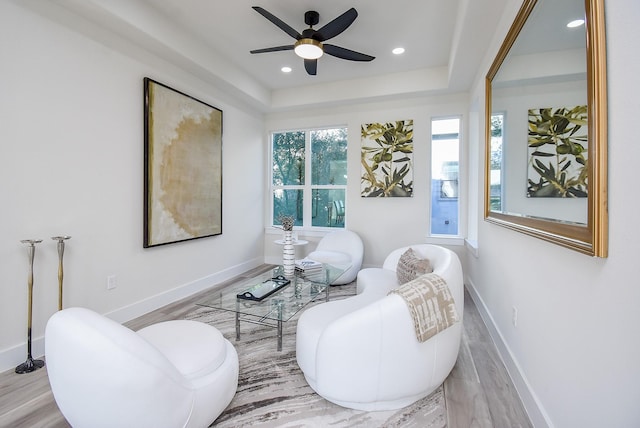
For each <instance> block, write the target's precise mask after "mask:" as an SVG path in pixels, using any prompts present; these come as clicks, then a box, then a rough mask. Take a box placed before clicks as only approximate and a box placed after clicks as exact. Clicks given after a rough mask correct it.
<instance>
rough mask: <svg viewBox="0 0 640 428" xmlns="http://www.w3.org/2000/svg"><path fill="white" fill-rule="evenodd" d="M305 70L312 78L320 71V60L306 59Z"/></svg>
mask: <svg viewBox="0 0 640 428" xmlns="http://www.w3.org/2000/svg"><path fill="white" fill-rule="evenodd" d="M304 69H305V70H307V73H308V74H310V75H311V76H315V75H316V72H317V71H318V60H317V59H305V60H304Z"/></svg>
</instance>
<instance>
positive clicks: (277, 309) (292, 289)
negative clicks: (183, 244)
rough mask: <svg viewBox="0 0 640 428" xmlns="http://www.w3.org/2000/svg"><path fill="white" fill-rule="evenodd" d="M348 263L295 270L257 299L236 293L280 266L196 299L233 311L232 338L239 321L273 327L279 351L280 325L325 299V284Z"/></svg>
mask: <svg viewBox="0 0 640 428" xmlns="http://www.w3.org/2000/svg"><path fill="white" fill-rule="evenodd" d="M349 267H350V266H332V265H327V264H325V265H323V269H322V270H321V271H320V272H319V273H316V274H313V275H304V274H302V273H299V272H297V271H296V273H295V274H294V276H293V277H290V278H289V279H290V280H291V283H290V284H289V285H287V286H286V287H283V288H282V289H281V290H278V291H277V292H275V293H274V294H272V295H270V296H268V297H266V298H265V299H263V300H261V301H253V300H246V299H240V298H238V297H237V295H238V294H240V293H242V292H243V291H245V290H247V289H249V288H251V287H252V286H254V285H256V284H259V283H261V282H263V281H265V280H268V279H270V278H273V277H276V276H278V275H283V268H282V266H277V267H275V268H273V269H269V270H268V271H266V272H264V273H262V274H259V275H257V276H254V277H252V278H248V279H244V280H241V281H239V282H237V283H235V284H232V285H230V286H228V287H224V288H223V289H221V290H216V291H215V292H213V293H211V294H209V295H207V296H206V297H205V298H203V299H201V300H199V301H198V302H196V304H197V305H199V306H204V307H209V308H214V309H222V310H225V311H230V312H235V327H236V340H240V321H243V322H248V323H252V324H258V325H262V326H268V327H272V328H276V329H277V336H278V351H282V326H283V323H284V322H287V321H289V320H290V319H291V318H293V316H294V315H295V314H297V313H298V312H299V311H300V310H302V308H304V307H305V306H306V305H307V304H309V303H310V302H312V301H314V300H316V299H317V298H319V297H320V298H321V297H322V296H324V299H325V301H328V300H329V287H330V284H331V283H332V282H333V281H335V280H336V279H337V278H338V277H339V276H340V275H342V274H343V273H344V272H345V271H346V270H347V269H348V268H349Z"/></svg>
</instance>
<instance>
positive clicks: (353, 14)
mask: <svg viewBox="0 0 640 428" xmlns="http://www.w3.org/2000/svg"><path fill="white" fill-rule="evenodd" d="M357 17H358V12H357V11H356V10H355V9H354V8H351V9H349V10H348V11H346V12H345V13H343V14H342V15H340V16H339V17H337V18H336V19H334V20H333V21H331V22H329V23H328V24H326V25H325V26H324V27H322V28H320V29H319V30H318V31H316V34H315V37H314V38H315V39H317V40H319V41H321V42H324V41H325V40H329V39H330V38H332V37H335V36H337V35H338V34H340V33H342V32H343V31H344V30H346V29H347V28H349V25H351V24H352V23H353V21H355V19H356V18H357Z"/></svg>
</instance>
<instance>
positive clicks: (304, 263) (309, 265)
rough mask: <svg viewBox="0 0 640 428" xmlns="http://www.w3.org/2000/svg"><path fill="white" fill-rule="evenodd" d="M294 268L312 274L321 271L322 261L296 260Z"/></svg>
mask: <svg viewBox="0 0 640 428" xmlns="http://www.w3.org/2000/svg"><path fill="white" fill-rule="evenodd" d="M295 268H296V270H297V271H298V272H300V273H303V274H306V275H314V274H318V273H321V272H322V269H323V266H322V263H320V262H317V261H315V260H311V259H307V258H304V259H301V260H296V262H295Z"/></svg>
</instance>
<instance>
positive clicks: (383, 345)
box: [296, 244, 464, 411]
mask: <svg viewBox="0 0 640 428" xmlns="http://www.w3.org/2000/svg"><path fill="white" fill-rule="evenodd" d="M408 248H409V247H404V248H399V249H397V250H395V251H393V252H391V253H390V254H389V255H388V256H387V258H386V260H385V261H384V265H383V267H382V268H368V269H363V270H361V271H360V273H359V274H358V284H357V289H358V294H357V295H356V296H353V297H349V298H346V299H343V300H334V301H330V302H326V303H322V304H319V305H317V306H314V307H312V308H309V309H307V310H306V311H304V312H303V313H302V315H301V316H300V319H299V320H298V326H297V336H296V359H297V361H298V365H299V366H300V369H301V370H302V372H303V373H304V377H305V378H306V380H307V382H308V383H309V385H310V386H311V388H313V390H314V391H316V392H317V393H318V394H319V395H320V396H322V397H324V398H325V399H327V400H329V401H331V402H333V403H335V404H338V405H340V406H343V407H348V408H352V409H358V410H367V411H372V410H393V409H399V408H402V407H406V406H408V405H410V404H412V403H413V402H415V401H417V400H419V399H421V398H423V397H426V396H427V395H429V394H431V393H432V392H433V391H434V390H435V389H436V388H437V387H438V386H439V385H441V384H442V382H443V381H444V380H445V378H446V377H447V376H448V375H449V373H450V372H451V369H452V368H453V366H454V364H455V362H456V359H457V356H458V349H459V346H460V339H461V336H462V317H463V310H464V289H463V280H462V268H461V265H460V260H459V259H458V256H457V255H456V254H455V253H454V252H452V251H450V250H448V249H446V248H444V247H440V246H436V245H429V244H419V245H412V246H411V248H413V250H414V252H416V253H417V254H418V255H419V256H420V258H428V259H429V260H430V261H431V265H432V267H433V269H434V271H433V272H434V273H435V274H437V275H439V276H440V277H442V278H443V279H444V280H445V281H446V282H447V285H448V287H449V289H450V291H451V294H452V296H453V298H454V300H455V305H456V310H457V312H458V315H459V317H460V321H459V322H457V323H455V324H454V325H453V326H451V327H449V328H447V329H445V330H444V331H441V332H440V333H438V334H436V335H435V336H433V337H431V338H429V339H427V340H426V341H425V342H422V343H420V342H419V341H418V339H417V338H416V333H415V329H414V325H413V321H412V318H411V315H410V312H409V309H408V306H407V304H406V303H405V301H404V300H403V299H402V297H400V296H399V295H397V294H391V295H387V293H388V292H389V291H390V290H392V289H393V288H396V287H398V281H397V275H396V266H397V264H398V260H399V259H400V256H401V255H402V254H403V253H404V252H405V251H406V250H407V249H408Z"/></svg>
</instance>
